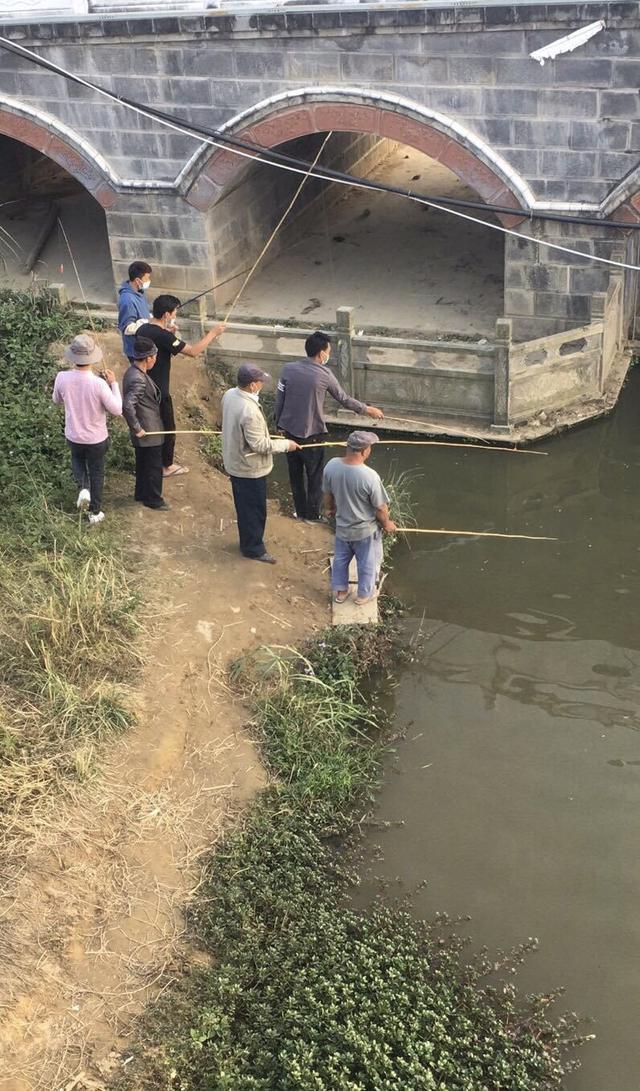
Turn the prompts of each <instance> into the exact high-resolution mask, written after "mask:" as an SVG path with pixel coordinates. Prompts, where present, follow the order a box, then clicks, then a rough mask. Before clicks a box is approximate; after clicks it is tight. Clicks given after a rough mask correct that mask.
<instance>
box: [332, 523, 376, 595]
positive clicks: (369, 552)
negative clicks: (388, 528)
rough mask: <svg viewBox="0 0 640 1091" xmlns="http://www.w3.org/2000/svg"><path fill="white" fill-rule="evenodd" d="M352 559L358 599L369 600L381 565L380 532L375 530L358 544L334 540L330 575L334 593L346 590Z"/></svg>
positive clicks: (339, 539) (338, 539) (340, 539)
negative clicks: (355, 570) (354, 563)
mask: <svg viewBox="0 0 640 1091" xmlns="http://www.w3.org/2000/svg"><path fill="white" fill-rule="evenodd" d="M352 557H355V559H356V565H357V569H358V598H360V599H368V598H371V596H372V595H373V593H374V591H375V589H376V580H377V578H378V574H379V572H380V565H381V564H382V531H380V530H376V531H375V533H374V534H372V535H371V536H370V537H369V538H363V539H362V540H361V541H359V542H345V541H343V539H342V538H336V544H335V552H334V555H333V572H332V573H331V586H332V588H333V590H334V591H346V590H347V589H348V587H349V564H350V563H351V558H352Z"/></svg>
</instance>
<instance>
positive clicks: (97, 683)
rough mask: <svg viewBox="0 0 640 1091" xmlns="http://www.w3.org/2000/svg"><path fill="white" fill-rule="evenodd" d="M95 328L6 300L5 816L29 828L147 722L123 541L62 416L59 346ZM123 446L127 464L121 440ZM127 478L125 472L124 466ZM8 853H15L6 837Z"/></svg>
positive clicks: (3, 296)
mask: <svg viewBox="0 0 640 1091" xmlns="http://www.w3.org/2000/svg"><path fill="white" fill-rule="evenodd" d="M84 321H85V320H84V317H83V316H81V315H78V314H76V313H75V312H74V311H71V310H69V309H66V308H61V307H59V306H58V305H57V304H56V303H55V302H54V301H53V300H52V299H51V298H50V297H48V296H47V295H46V294H42V295H33V294H31V293H28V292H0V366H1V367H2V384H0V429H1V431H2V437H3V442H2V444H1V445H0V492H1V493H2V494H3V504H2V506H1V507H0V811H2V812H3V814H4V815H5V816H8V818H7V821H6V823H5V824H4V826H3V833H4V830H7V831H10V830H11V828H12V826H13V827H20V828H26V825H27V824H28V814H29V809H30V807H31V806H32V804H33V803H34V802H35V801H36V800H37V799H39V798H40V797H42V796H44V795H45V794H47V793H50V792H51V791H52V790H55V789H56V788H57V787H58V786H59V784H60V782H61V780H62V779H63V778H65V777H71V776H76V775H78V772H79V770H80V769H85V768H86V755H87V753H88V752H89V750H90V748H91V747H92V746H93V744H94V743H95V742H97V741H100V740H101V739H104V738H106V737H108V736H110V735H112V734H113V733H114V732H119V731H122V730H123V729H124V728H126V727H127V726H128V725H129V724H131V723H132V722H133V713H132V711H131V709H130V707H129V703H128V695H127V688H126V683H127V682H130V681H131V680H132V678H133V674H134V672H135V669H136V666H137V664H138V663H139V658H140V656H139V651H138V649H137V637H138V633H139V626H138V623H137V620H136V614H137V611H138V607H139V601H138V596H137V594H136V593H135V592H134V590H133V589H132V586H131V583H130V576H129V574H128V571H129V569H130V563H125V558H124V556H123V554H122V550H121V543H120V539H119V538H118V535H117V531H114V529H113V528H110V527H109V525H108V524H107V525H105V526H101V527H100V528H96V530H92V529H90V528H89V527H88V525H87V523H86V521H85V520H83V519H82V518H81V517H80V516H79V515H78V513H77V512H76V511H75V508H73V514H67V513H65V512H64V511H63V510H62V509H61V507H60V503H61V501H63V500H64V499H65V498H66V497H68V496H69V494H70V492H71V487H72V478H71V474H70V468H69V454H68V448H67V444H66V442H65V439H64V435H63V426H62V415H61V412H60V409H59V407H57V406H54V405H53V403H52V402H51V388H52V385H53V379H54V377H55V374H56V371H57V365H56V364H55V362H54V361H53V358H52V356H51V354H50V348H49V346H50V343H51V342H52V341H54V340H57V341H69V340H70V339H71V338H72V337H73V336H74V335H75V333H77V332H78V330H80V329H82V328H83V326H84ZM115 434H116V435H117V437H118V438H117V439H115V442H114V443H113V445H112V454H113V451H114V449H115V451H116V454H117V453H118V452H119V451H122V452H124V442H125V438H126V442H127V447H128V437H126V433H125V432H124V431H123V430H122V429H121V428H120V429H119V430H116V433H115ZM112 465H113V462H112ZM0 847H2V848H5V843H4V841H3V839H2V835H0Z"/></svg>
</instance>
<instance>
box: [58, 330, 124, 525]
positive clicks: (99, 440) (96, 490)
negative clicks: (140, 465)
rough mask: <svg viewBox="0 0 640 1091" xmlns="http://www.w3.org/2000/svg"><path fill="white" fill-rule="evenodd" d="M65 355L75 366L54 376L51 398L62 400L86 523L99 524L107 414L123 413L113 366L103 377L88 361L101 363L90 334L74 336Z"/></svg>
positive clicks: (65, 429)
mask: <svg viewBox="0 0 640 1091" xmlns="http://www.w3.org/2000/svg"><path fill="white" fill-rule="evenodd" d="M64 355H65V359H66V360H68V361H69V363H70V364H73V367H72V368H71V369H70V370H69V371H61V372H59V374H58V375H56V381H55V383H54V386H53V400H54V402H55V403H56V405H64V434H65V436H66V437H67V443H68V444H69V447H70V448H71V470H72V473H73V476H74V478H75V481H76V484H77V486H78V488H79V490H80V492H79V493H78V500H77V507H78V508H79V510H80V511H86V510H87V508H88V509H89V522H90V523H101V522H102V520H103V519H104V512H103V511H102V510H101V507H100V505H101V502H102V486H103V484H104V461H105V457H106V454H107V448H108V446H109V433H108V431H107V413H111V414H112V415H113V416H114V417H119V416H121V414H122V398H121V396H120V388H119V387H118V384H117V382H116V377H115V375H114V373H113V371H108V370H105V371H104V378H101V377H99V376H98V375H96V374H95V373H94V372H93V371H92V370H91V365H92V364H100V363H102V349H101V348H100V346H99V345H96V343H95V341H94V340H93V337H89V335H88V334H84V333H81V334H79V335H78V336H77V337H75V338H74V340H73V341H72V343H71V344H70V345H69V347H68V348H67V349H65V353H64Z"/></svg>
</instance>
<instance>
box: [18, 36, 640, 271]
mask: <svg viewBox="0 0 640 1091" xmlns="http://www.w3.org/2000/svg"><path fill="white" fill-rule="evenodd" d="M0 43H1V44H3V45H4V46H5V48H6V49H8V50H9V52H14V53H16V52H17V53H18V54H19V55H24V56H27V57H29V59H30V60H32V61H33V63H34V64H37V65H39V66H40V67H42V68H46V69H48V70H49V71H51V72H55V73H56V74H57V75H60V76H63V77H64V78H65V79H69V80H72V81H73V82H74V83H78V84H80V85H82V86H83V87H87V88H89V89H90V90H91V91H95V92H97V93H98V94H100V95H104V96H105V97H106V98H108V99H110V100H111V101H112V102H115V103H116V104H117V105H119V106H125V107H126V108H127V109H130V110H133V111H134V112H135V113H137V114H140V115H141V116H142V117H146V118H148V119H150V120H152V121H159V122H160V123H161V124H162V125H165V126H166V127H167V128H169V129H172V130H173V131H174V132H178V133H181V134H182V135H183V136H193V135H194V133H197V134H198V136H199V137H201V139H202V141H203V142H204V143H206V144H209V145H211V146H212V147H216V148H220V149H223V150H227V151H229V152H230V153H231V154H232V155H237V156H240V157H241V158H244V159H251V160H255V159H256V158H259V159H261V160H262V161H263V162H265V163H266V164H267V165H271V166H275V167H278V168H279V169H281V170H289V171H291V172H293V173H294V174H305V175H306V174H308V173H309V164H308V163H304V164H303V166H291V165H288V164H287V163H286V162H285V160H286V159H287V158H288V157H286V156H282V155H280V153H273V152H271V150H270V149H268V148H263V147H260V146H259V145H250V144H247V143H246V142H244V141H239V140H237V139H236V138H234V137H230V136H227V134H226V133H221V132H219V131H217V130H210V129H205V128H204V127H201V126H197V125H195V124H193V123H191V122H188V121H185V120H183V119H182V118H179V119H177V120H178V121H179V124H176V120H175V118H174V115H171V114H166V113H164V112H163V111H160V110H156V109H155V108H153V107H147V106H143V105H141V104H140V103H137V102H135V101H134V100H132V99H127V98H125V97H124V96H121V95H116V94H114V93H113V92H111V91H107V90H106V89H105V88H103V87H100V86H99V85H98V84H95V83H91V81H89V80H85V79H84V78H83V77H82V76H78V75H75V74H74V73H72V72H69V71H68V70H67V69H65V68H62V67H61V66H60V65H56V64H54V63H53V62H51V61H47V60H44V58H42V57H40V56H39V55H38V54H37V53H34V52H33V50H30V49H27V48H26V46H22V45H20V44H19V43H18V42H12V41H10V40H9V39H8V38H5V37H2V36H1V35H0ZM210 133H213V134H214V136H215V138H216V139H212V137H211V136H210V135H209V134H210ZM243 147H244V148H249V149H251V150H250V151H249V152H246V151H241V150H240V149H241V148H243ZM295 162H297V163H301V162H302V161H301V160H295ZM314 177H316V178H321V179H323V180H324V181H327V182H336V183H337V184H338V185H345V186H350V187H353V188H355V189H365V190H374V191H377V192H382V193H393V194H395V195H397V196H401V197H405V198H407V199H408V200H410V201H415V202H416V203H417V204H421V205H424V206H426V207H427V208H432V209H435V210H436V211H438V212H448V213H449V214H450V215H451V216H457V217H458V218H460V219H462V220H466V221H468V222H470V223H474V224H479V225H480V226H482V227H488V228H490V229H491V230H492V231H499V232H500V233H501V234H503V235H509V236H511V237H513V238H516V239H519V240H522V239H525V241H527V242H531V243H532V245H534V246H545V247H547V249H549V250H555V251H558V252H560V253H563V254H573V255H575V256H577V257H581V258H585V259H586V260H587V261H592V262H599V263H600V264H602V265H610V266H614V267H615V268H618V269H631V270H640V266H638V265H631V264H629V263H627V262H623V261H616V260H614V259H612V258H602V257H599V256H597V255H595V254H585V253H584V251H582V250H576V249H574V248H572V247H568V246H562V245H560V244H559V243H553V242H549V241H548V240H545V239H532V238H531V237H530V236H527V235H522V234H520V232H518V231H513V230H512V229H511V228H508V227H502V226H501V225H500V224H494V223H490V222H489V221H488V220H482V219H479V218H478V217H476V216H469V215H468V214H466V213H464V212H460V211H458V210H456V209H455V208H449V207H445V205H443V204H441V203H438V202H436V201H432V200H430V199H428V198H426V197H421V196H419V195H417V194H414V193H412V192H411V191H410V190H403V189H401V188H399V187H395V186H388V185H385V184H383V183H378V182H368V181H367V180H365V179H358V178H352V177H351V176H350V175H347V174H341V173H340V172H338V171H332V170H330V169H328V168H322V170H320V171H317V170H316V171H314ZM443 200H446V198H444V199H443ZM486 207H490V206H486ZM504 212H505V213H508V214H509V215H512V216H513V215H522V216H526V217H527V218H528V219H533V218H534V217H535V218H539V219H544V214H542V215H541V216H539V217H538V216H537V214H536V213H534V212H528V211H527V210H525V209H504ZM576 220H577V218H574V221H573V222H576ZM562 222H571V221H570V220H569V218H568V217H564V218H563V219H562ZM578 222H582V221H580V220H578ZM595 223H596V224H598V225H601V226H603V227H622V228H623V229H624V230H629V229H630V228H631V229H637V228H638V227H640V224H637V223H636V224H626V223H625V224H622V223H618V222H613V221H606V220H596V221H595Z"/></svg>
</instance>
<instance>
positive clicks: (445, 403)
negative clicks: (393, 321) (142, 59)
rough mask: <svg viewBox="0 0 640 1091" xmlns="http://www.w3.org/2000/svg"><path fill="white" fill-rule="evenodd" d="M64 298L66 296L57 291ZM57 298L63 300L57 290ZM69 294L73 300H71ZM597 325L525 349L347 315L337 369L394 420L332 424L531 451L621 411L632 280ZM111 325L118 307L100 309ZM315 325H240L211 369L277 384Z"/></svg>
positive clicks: (610, 298)
mask: <svg viewBox="0 0 640 1091" xmlns="http://www.w3.org/2000/svg"><path fill="white" fill-rule="evenodd" d="M50 290H51V291H53V292H56V291H57V290H56V287H55V286H52V288H51V289H50ZM57 294H61V293H59V291H58V292H57ZM62 295H64V293H62ZM594 306H595V307H596V311H597V313H598V315H599V317H598V318H597V320H596V321H594V322H591V323H589V324H588V325H586V326H582V327H578V328H576V329H574V330H570V331H567V332H566V333H559V334H552V335H550V336H549V337H546V338H545V337H542V338H538V339H537V340H535V341H528V342H520V343H515V342H513V341H512V339H511V330H510V322H509V320H508V319H498V321H497V322H496V335H495V337H494V338H493V339H491V340H489V339H486V338H480V339H478V340H471V339H469V340H456V339H455V338H450V337H447V339H444V338H442V339H437V338H435V337H434V338H432V339H431V340H427V339H425V338H416V337H411V336H407V335H406V334H404V333H403V331H401V330H398V331H395V332H396V333H397V334H398V336H392V335H391V333H392V332H393V331H387V332H386V333H385V334H376V333H367V332H366V331H364V330H360V331H358V332H357V333H356V332H355V331H354V330H353V327H352V321H351V309H350V308H349V307H341V308H338V310H337V312H336V322H335V324H333V325H334V329H329V330H328V332H329V333H330V335H331V336H332V339H333V343H334V353H333V356H332V361H331V363H332V367H333V370H334V371H335V373H336V376H337V378H338V380H339V381H340V383H341V385H342V386H343V387H344V388H345V390H347V391H348V392H349V393H350V394H352V395H353V396H354V397H356V398H358V399H359V400H361V401H365V402H367V403H368V404H373V405H378V406H380V407H381V408H382V409H383V410H384V412H385V420H384V421H383V422H382V423H381V424H377V423H376V422H374V421H372V420H371V419H370V418H368V417H360V416H357V415H356V414H353V413H350V412H347V411H343V410H341V409H339V408H336V409H334V408H333V406H334V404H335V403H333V402H332V401H331V399H328V400H327V406H326V408H327V417H326V419H327V421H328V422H329V423H330V424H335V425H340V426H344V427H351V428H353V427H366V428H367V429H373V430H376V431H381V432H391V431H392V432H397V433H402V434H407V435H425V436H427V435H428V436H441V437H443V438H444V437H452V438H463V439H469V440H483V441H487V442H493V443H505V442H507V443H530V442H534V441H536V440H540V439H542V438H543V437H545V436H548V435H551V434H553V433H555V432H559V431H562V430H563V429H565V428H570V427H573V426H575V425H577V424H580V423H583V422H584V421H587V420H591V419H595V418H596V417H599V416H602V415H603V414H605V413H608V412H609V411H610V410H611V409H613V408H614V407H615V404H616V402H617V400H618V395H619V393H620V389H621V387H622V384H623V382H624V379H625V376H626V373H627V370H628V368H629V363H630V359H631V351H630V349H629V348H628V347H627V344H626V341H625V338H624V336H623V330H622V281H621V278H620V276H619V275H618V274H617V273H613V274H612V275H611V283H610V285H609V289H608V291H607V292H606V293H602V294H601V296H600V297H599V298H597V299H595V300H594ZM94 313H95V314H97V315H100V316H103V317H108V318H111V319H113V318H114V316H115V308H109V309H105V310H104V311H96V312H94ZM212 324H213V323H212V322H211V321H209V320H207V319H206V317H205V315H204V313H202V314H198V313H197V310H196V312H195V313H194V311H193V309H192V313H191V314H190V315H189V317H187V315H186V314H185V315H184V317H183V318H182V319H181V322H180V329H181V333H182V335H183V336H184V337H185V338H186V339H187V340H197V338H198V337H199V336H200V331H201V330H202V329H203V328H206V327H208V326H211V325H212ZM311 332H312V330H311V328H306V329H305V328H302V327H293V326H283V325H276V324H273V325H271V324H269V323H268V322H265V323H264V324H262V323H244V322H230V323H229V325H228V327H227V330H226V331H225V333H224V334H223V336H222V337H221V338H220V339H219V340H218V341H216V342H215V344H214V347H213V348H211V349H209V351H208V354H207V364H208V366H209V367H211V368H212V369H213V370H218V369H224V370H225V371H226V372H228V374H229V381H230V382H232V381H233V374H234V372H235V370H236V369H237V368H238V367H239V365H240V364H241V363H243V362H245V361H247V360H250V361H254V362H256V363H259V364H260V365H261V366H263V367H264V368H265V370H266V371H268V372H269V374H270V375H272V377H273V378H274V380H277V378H278V376H279V374H280V371H281V370H282V367H283V366H284V364H286V363H287V362H289V361H291V360H297V359H299V358H300V357H301V356H303V355H304V341H305V339H306V337H308V335H309V334H310V333H311Z"/></svg>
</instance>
